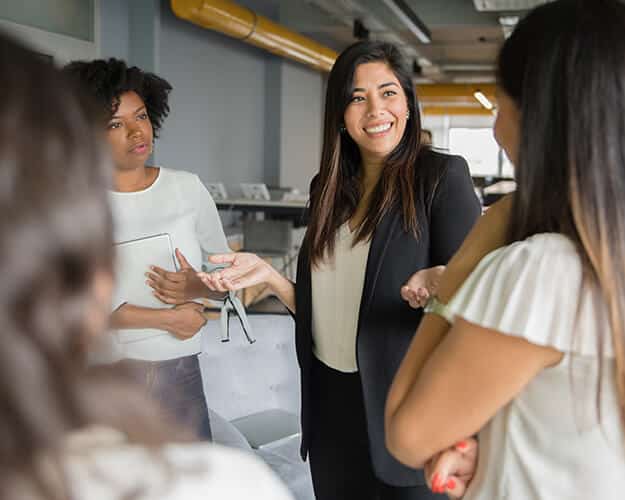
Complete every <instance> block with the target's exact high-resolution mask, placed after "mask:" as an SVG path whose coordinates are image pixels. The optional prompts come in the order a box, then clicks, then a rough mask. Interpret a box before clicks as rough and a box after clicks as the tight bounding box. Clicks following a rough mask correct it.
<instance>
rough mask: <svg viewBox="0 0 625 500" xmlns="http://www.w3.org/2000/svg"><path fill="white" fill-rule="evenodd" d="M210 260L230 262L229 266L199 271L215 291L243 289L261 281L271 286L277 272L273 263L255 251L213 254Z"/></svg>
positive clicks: (214, 262)
mask: <svg viewBox="0 0 625 500" xmlns="http://www.w3.org/2000/svg"><path fill="white" fill-rule="evenodd" d="M208 260H209V262H211V263H213V264H218V265H219V264H229V267H225V268H223V269H217V270H216V271H212V272H210V273H198V276H199V278H200V279H201V280H202V282H203V283H204V284H205V285H206V286H207V287H208V288H209V289H210V290H213V291H215V292H228V291H230V290H241V289H243V288H247V287H249V286H254V285H258V284H260V283H267V284H269V285H270V286H271V284H272V282H273V280H274V279H275V275H276V274H277V272H276V271H275V270H274V268H273V267H272V266H271V264H269V263H268V262H266V261H265V260H263V259H261V258H260V257H259V256H258V255H256V254H253V253H244V252H241V253H228V254H219V255H212V256H211V257H209V258H208Z"/></svg>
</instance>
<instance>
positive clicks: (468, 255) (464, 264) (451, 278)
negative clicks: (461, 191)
mask: <svg viewBox="0 0 625 500" xmlns="http://www.w3.org/2000/svg"><path fill="white" fill-rule="evenodd" d="M511 205H512V195H508V196H505V197H503V198H502V199H501V200H499V201H498V202H497V203H495V204H493V205H492V206H491V207H490V208H489V209H488V211H487V212H486V213H485V214H484V215H482V216H481V217H480V218H479V219H478V220H477V222H476V223H475V226H473V229H471V231H470V232H469V234H468V235H467V237H466V238H465V240H464V241H463V242H462V245H460V248H459V249H458V251H457V252H456V253H455V254H454V256H453V257H452V258H451V260H450V261H449V263H448V264H447V267H446V269H445V272H444V273H443V275H442V276H441V280H440V283H439V286H438V291H437V296H438V298H439V300H440V301H441V302H443V303H447V302H448V301H449V300H450V299H451V298H452V297H453V295H454V293H456V290H458V288H460V285H462V283H463V282H464V280H465V279H466V278H467V277H468V276H469V274H471V272H472V271H473V270H474V269H475V267H476V266H477V265H478V264H479V262H480V261H481V260H482V259H483V258H484V256H486V255H487V254H489V253H490V252H492V251H493V250H496V249H497V248H500V247H502V246H503V245H505V243H506V234H507V230H508V219H509V216H510V208H511Z"/></svg>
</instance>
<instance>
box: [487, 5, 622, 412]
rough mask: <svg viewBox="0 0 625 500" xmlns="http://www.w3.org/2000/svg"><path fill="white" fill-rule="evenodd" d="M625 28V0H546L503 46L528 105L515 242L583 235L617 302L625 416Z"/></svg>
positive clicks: (504, 67)
mask: <svg viewBox="0 0 625 500" xmlns="http://www.w3.org/2000/svg"><path fill="white" fill-rule="evenodd" d="M623 27H625V5H624V4H623V3H621V2H619V1H617V0H557V1H555V2H553V3H548V4H546V5H544V6H541V7H538V8H536V9H535V10H533V11H531V12H530V13H529V14H528V16H527V17H526V18H525V19H523V20H522V21H521V22H520V23H519V25H518V26H517V28H516V30H515V31H514V32H513V34H512V35H511V36H510V38H509V39H508V40H507V41H506V42H505V44H504V46H503V47H502V50H501V53H500V56H499V63H498V80H499V85H500V86H501V88H502V89H503V90H504V91H505V92H506V93H507V94H508V95H509V96H510V97H512V98H513V99H514V100H515V102H516V103H517V105H518V107H519V109H520V111H521V143H520V147H519V158H518V161H517V168H516V172H517V176H516V177H517V185H518V188H517V192H516V194H515V196H514V200H513V208H512V214H511V224H510V228H509V229H510V232H509V241H510V242H512V241H518V240H522V239H525V238H527V237H529V236H531V235H532V234H536V233H541V232H557V233H561V234H564V235H566V236H567V237H568V238H570V239H571V240H572V241H573V242H574V243H575V244H576V246H577V249H578V252H579V254H580V256H581V258H582V261H583V264H584V276H585V281H586V283H587V284H588V285H591V286H593V287H596V288H597V289H598V290H599V291H600V295H601V298H602V299H603V301H604V303H605V304H606V306H607V309H608V311H609V319H610V325H611V336H612V344H613V347H614V351H615V353H616V367H617V369H616V387H617V389H618V398H619V403H620V408H621V415H622V417H623V419H624V421H625V114H624V113H623V110H624V109H625V37H624V36H623ZM601 340H602V339H597V342H598V344H599V352H602V350H601ZM600 362H601V359H600ZM598 387H599V385H598ZM598 409H599V408H598Z"/></svg>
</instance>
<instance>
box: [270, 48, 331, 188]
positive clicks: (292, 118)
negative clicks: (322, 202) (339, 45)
mask: <svg viewBox="0 0 625 500" xmlns="http://www.w3.org/2000/svg"><path fill="white" fill-rule="evenodd" d="M323 83H324V76H323V75H322V74H321V73H319V72H318V71H314V70H312V69H309V68H307V67H306V66H302V65H301V64H297V63H295V62H291V61H287V60H284V61H283V62H282V72H281V85H282V86H281V94H280V95H281V106H280V110H281V125H282V127H281V131H282V134H281V137H280V185H282V186H289V187H294V188H297V189H299V190H300V191H301V192H303V193H307V192H308V187H309V184H310V180H311V179H312V177H313V175H314V174H315V173H316V172H317V171H318V170H319V161H320V158H321V143H322V131H323V107H322V103H323V92H324V88H323V87H324V85H323Z"/></svg>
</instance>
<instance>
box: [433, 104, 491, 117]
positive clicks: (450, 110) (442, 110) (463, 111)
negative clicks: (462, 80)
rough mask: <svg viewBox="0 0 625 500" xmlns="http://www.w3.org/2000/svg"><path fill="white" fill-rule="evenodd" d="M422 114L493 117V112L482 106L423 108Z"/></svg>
mask: <svg viewBox="0 0 625 500" xmlns="http://www.w3.org/2000/svg"><path fill="white" fill-rule="evenodd" d="M422 113H423V114H424V115H450V116H459V115H464V116H467V115H470V116H475V115H478V116H493V112H492V111H489V110H487V109H486V108H484V107H482V106H475V107H471V106H423V107H422Z"/></svg>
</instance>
